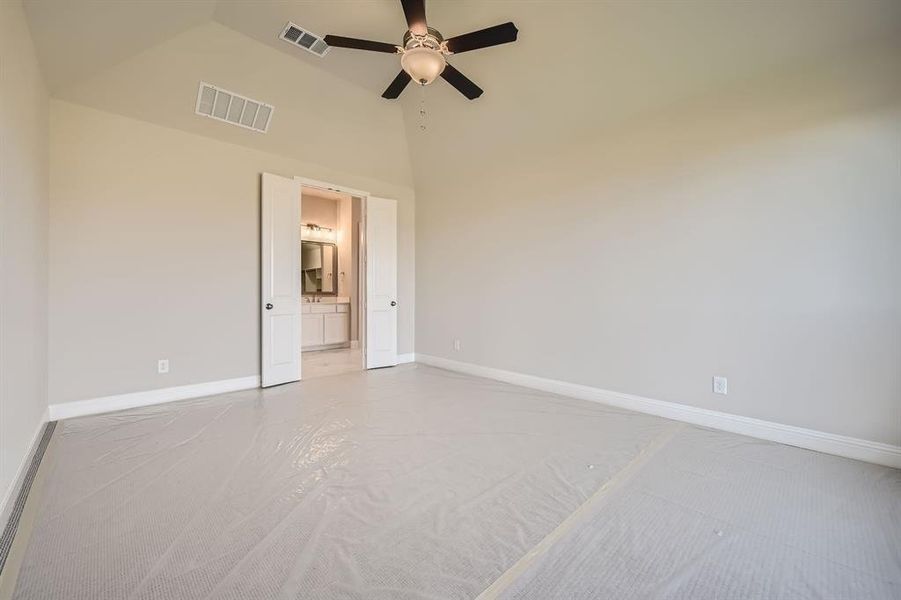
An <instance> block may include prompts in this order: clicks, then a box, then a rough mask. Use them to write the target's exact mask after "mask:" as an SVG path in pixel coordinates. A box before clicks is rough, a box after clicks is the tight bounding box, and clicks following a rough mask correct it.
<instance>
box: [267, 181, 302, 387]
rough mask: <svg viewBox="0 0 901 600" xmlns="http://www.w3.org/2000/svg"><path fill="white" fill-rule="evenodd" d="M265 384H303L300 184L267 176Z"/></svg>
mask: <svg viewBox="0 0 901 600" xmlns="http://www.w3.org/2000/svg"><path fill="white" fill-rule="evenodd" d="M261 212H262V219H261V224H262V231H261V235H260V240H261V244H262V247H261V252H260V273H261V274H262V277H261V279H262V291H261V294H260V300H261V304H262V306H261V308H260V310H261V312H262V317H261V331H262V364H261V367H260V369H261V372H262V378H261V379H262V385H263V387H269V386H272V385H278V384H280V383H288V382H289V381H297V380H298V379H300V182H298V181H295V180H294V179H289V178H287V177H279V176H278V175H272V174H270V173H263V195H262V200H261Z"/></svg>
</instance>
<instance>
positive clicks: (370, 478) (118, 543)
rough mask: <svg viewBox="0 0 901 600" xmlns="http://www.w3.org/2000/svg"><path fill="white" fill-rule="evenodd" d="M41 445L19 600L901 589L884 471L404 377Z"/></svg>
mask: <svg viewBox="0 0 901 600" xmlns="http://www.w3.org/2000/svg"><path fill="white" fill-rule="evenodd" d="M56 436H57V437H56V443H55V447H54V451H55V452H56V453H57V455H56V456H55V457H54V458H55V460H54V461H53V462H52V471H51V472H49V473H48V477H47V483H46V486H45V493H44V494H43V496H42V497H41V498H40V499H39V502H40V506H39V513H38V516H37V520H36V524H35V527H34V530H33V532H32V535H31V539H30V542H29V546H28V548H27V550H26V554H25V558H24V561H23V564H22V568H21V570H20V575H19V581H18V584H17V587H16V592H15V597H16V598H21V599H33V598H34V599H36V598H70V599H76V598H85V599H87V598H90V599H91V600H100V599H106V598H110V599H112V598H115V599H117V600H118V599H121V598H133V599H146V598H160V599H162V598H236V599H237V598H474V597H476V596H478V595H479V594H482V593H486V592H488V593H489V595H490V594H491V593H493V592H491V591H490V590H500V591H498V593H499V594H501V595H502V597H529V598H554V597H558V598H563V597H565V598H570V597H583V598H589V597H618V598H646V597H680V596H681V597H704V596H705V594H706V595H707V596H714V595H716V594H715V593H713V592H712V591H715V590H725V591H726V592H728V593H724V594H720V596H719V597H730V598H733V597H736V598H738V597H759V594H754V593H752V592H755V591H759V590H760V589H777V588H778V589H780V590H783V591H785V590H788V591H791V590H808V591H810V590H815V591H818V592H821V591H822V592H826V593H825V594H823V595H830V594H829V593H828V592H830V591H844V590H846V589H849V590H851V591H865V592H872V593H871V594H870V595H869V596H868V597H877V598H878V597H880V594H882V595H883V596H885V592H886V591H895V590H896V589H897V587H896V586H897V585H898V582H899V581H901V577H899V572H901V569H899V563H901V559H899V556H901V550H899V549H898V542H897V540H898V539H901V517H899V515H901V505H899V502H901V475H899V472H898V471H894V470H891V469H886V468H882V467H876V466H872V465H865V464H863V463H858V462H855V461H848V460H844V459H838V458H835V457H829V456H825V455H820V454H816V453H813V452H807V451H803V450H798V449H795V448H789V447H786V446H780V445H778V444H769V443H765V442H758V441H755V440H751V439H749V438H743V437H741V436H734V435H731V434H724V433H717V432H711V431H706V430H701V429H697V428H694V427H690V426H684V425H677V424H674V423H673V422H671V421H667V420H665V419H659V418H656V417H651V416H647V415H640V414H635V413H630V412H627V411H621V410H617V409H613V408H608V407H604V406H602V405H599V404H594V403H588V402H582V401H578V400H572V399H567V398H561V397H557V396H553V395H549V394H545V393H541V392H535V391H530V390H526V389H523V388H517V387H514V386H510V385H506V384H502V383H497V382H491V381H487V380H482V379H477V378H471V377H467V376H463V375H457V374H453V373H450V372H446V371H442V370H438V369H432V368H428V367H422V366H419V365H411V366H407V367H403V368H396V369H389V370H379V371H370V372H361V373H355V374H349V375H342V376H338V377H328V378H322V379H318V380H309V381H305V382H303V383H302V384H299V385H289V386H282V387H279V388H273V389H270V390H265V391H252V392H240V393H235V394H228V395H224V396H220V397H215V398H210V399H205V400H199V401H191V402H180V403H175V404H169V405H162V406H157V407H150V408H144V409H136V410H131V411H126V412H122V413H116V414H111V415H101V416H97V417H89V418H83V419H73V420H69V421H65V422H63V423H61V425H60V427H59V428H58V430H57V433H56ZM624 473H625V474H627V475H628V476H627V477H626V476H624ZM605 486H606V487H605ZM599 490H606V491H605V492H604V494H603V501H602V502H601V501H597V500H596V498H597V497H598V496H596V495H597V494H598V492H599ZM593 499H595V500H593ZM723 507H728V509H726V508H723ZM580 509H581V510H580ZM574 515H575V517H574ZM823 523H827V524H828V525H826V526H823ZM571 524H572V526H570V525H571ZM555 532H556V533H555ZM548 536H551V541H552V543H546V546H547V547H545V548H542V552H541V553H540V556H538V557H537V558H536V559H535V560H530V561H528V564H527V566H526V567H525V568H522V569H517V565H521V564H522V563H521V561H522V560H523V557H526V556H528V555H529V553H530V552H532V551H533V550H534V549H535V548H536V547H539V545H540V544H542V541H543V540H545V539H546V538H548ZM892 536H894V537H892ZM766 548H776V549H777V550H776V551H774V552H772V553H771V554H770V555H766V556H764V555H763V552H762V551H763V550H764V549H766ZM724 552H725V554H723V553H724ZM774 557H778V559H779V560H777V559H776V558H774ZM755 561H756V562H755ZM777 563H779V564H777ZM835 565H839V566H840V567H841V568H835ZM770 567H773V569H775V568H776V567H779V568H778V569H776V570H775V571H774V570H773V569H771V568H770ZM511 569H514V575H515V577H508V579H507V580H506V581H505V583H504V585H503V586H495V588H492V585H493V584H495V582H497V581H498V580H499V579H501V578H502V577H504V575H505V574H506V573H508V572H509V571H510V570H511ZM843 569H844V570H843ZM792 575H794V578H792ZM758 584H763V585H765V586H770V587H765V588H759V587H755V586H756V585H758ZM843 586H844V587H843ZM692 594H694V595H693V596H692ZM831 595H832V596H835V594H831ZM486 597H488V596H486ZM774 597H780V596H779V595H778V594H777V595H776V596H774ZM781 597H792V595H791V594H782V596H781ZM859 597H862V596H859ZM885 597H889V596H885Z"/></svg>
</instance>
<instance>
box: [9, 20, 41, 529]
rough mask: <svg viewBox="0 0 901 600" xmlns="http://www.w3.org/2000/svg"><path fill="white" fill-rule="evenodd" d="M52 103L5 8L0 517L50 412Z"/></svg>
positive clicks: (28, 45)
mask: <svg viewBox="0 0 901 600" xmlns="http://www.w3.org/2000/svg"><path fill="white" fill-rule="evenodd" d="M47 102H48V99H47V91H46V89H45V87H44V82H43V80H42V78H41V74H40V71H39V67H38V64H37V59H36V58H35V52H34V47H33V45H32V41H31V36H30V35H29V32H28V27H27V25H26V22H25V17H24V14H23V12H22V7H21V6H20V4H19V3H17V2H0V202H2V207H0V513H2V509H3V507H4V506H6V499H7V498H8V497H9V496H8V495H9V493H11V492H12V491H13V490H12V487H13V484H14V479H15V477H16V474H17V472H18V471H19V468H20V466H21V465H22V464H23V461H24V460H25V459H26V458H27V455H28V452H29V450H30V448H31V442H32V440H33V439H34V436H35V433H36V431H37V429H38V427H39V425H40V424H41V422H42V418H43V415H44V412H45V410H46V408H47V382H46V374H47ZM2 522H3V521H2V520H0V523H2Z"/></svg>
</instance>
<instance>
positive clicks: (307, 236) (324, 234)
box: [300, 223, 337, 243]
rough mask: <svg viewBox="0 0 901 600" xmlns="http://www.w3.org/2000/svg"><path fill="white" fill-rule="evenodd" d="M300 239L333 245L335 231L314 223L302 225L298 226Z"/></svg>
mask: <svg viewBox="0 0 901 600" xmlns="http://www.w3.org/2000/svg"><path fill="white" fill-rule="evenodd" d="M300 239H302V240H310V241H315V242H332V243H334V242H335V240H336V239H337V235H336V233H335V230H334V229H332V228H330V227H320V226H319V225H316V224H315V223H304V224H303V225H301V226H300Z"/></svg>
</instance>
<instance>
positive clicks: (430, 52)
mask: <svg viewBox="0 0 901 600" xmlns="http://www.w3.org/2000/svg"><path fill="white" fill-rule="evenodd" d="M400 66H401V67H403V69H404V71H406V72H407V74H408V75H409V76H410V77H411V78H412V79H413V81H415V82H416V83H418V84H419V85H428V84H430V83H432V82H433V81H435V79H437V78H438V76H439V75H441V73H442V72H443V71H444V67H445V66H447V60H445V58H444V54H442V53H441V51H439V50H435V49H433V48H429V47H427V46H417V47H415V48H410V49H409V50H405V51H404V53H403V55H402V56H401V57H400Z"/></svg>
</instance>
